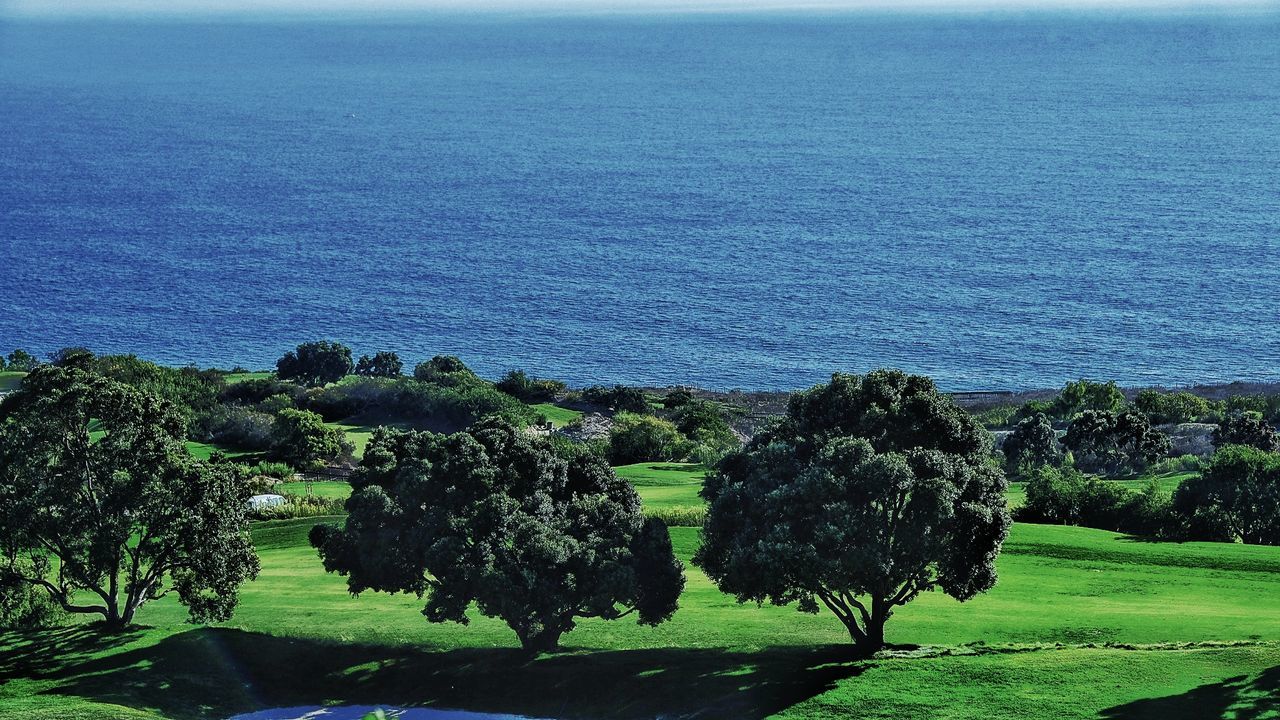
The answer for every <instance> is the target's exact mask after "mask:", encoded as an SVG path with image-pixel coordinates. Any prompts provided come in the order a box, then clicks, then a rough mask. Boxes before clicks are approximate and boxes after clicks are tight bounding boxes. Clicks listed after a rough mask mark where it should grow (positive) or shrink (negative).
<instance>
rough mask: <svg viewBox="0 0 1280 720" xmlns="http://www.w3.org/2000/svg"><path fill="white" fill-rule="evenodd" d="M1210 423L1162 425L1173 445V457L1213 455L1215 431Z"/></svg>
mask: <svg viewBox="0 0 1280 720" xmlns="http://www.w3.org/2000/svg"><path fill="white" fill-rule="evenodd" d="M1216 427H1217V425H1212V424H1210V423H1179V424H1178V425H1162V426H1160V429H1161V430H1163V431H1164V432H1165V434H1167V435H1168V436H1169V441H1170V442H1172V443H1173V453H1172V454H1173V455H1201V456H1204V455H1212V454H1213V429H1214V428H1216Z"/></svg>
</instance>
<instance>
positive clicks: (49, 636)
mask: <svg viewBox="0 0 1280 720" xmlns="http://www.w3.org/2000/svg"><path fill="white" fill-rule="evenodd" d="M141 634H142V630H141V629H130V630H126V631H124V632H120V633H116V634H103V633H102V632H101V630H100V629H99V628H98V625H97V624H96V623H95V624H84V625H74V626H70V627H59V628H48V629H41V630H32V631H27V632H19V631H5V632H0V647H2V648H4V652H0V685H2V684H4V681H5V680H9V679H13V678H24V677H25V678H29V677H37V676H41V675H47V674H51V673H56V672H58V671H60V670H61V669H63V668H66V667H67V666H69V665H74V664H77V663H80V662H85V661H87V660H88V659H90V658H93V657H95V656H97V655H100V654H101V653H104V652H107V651H109V650H111V649H112V648H116V647H121V646H123V645H126V644H128V643H131V642H133V641H134V640H136V639H137V638H138V637H139V636H140V635H141Z"/></svg>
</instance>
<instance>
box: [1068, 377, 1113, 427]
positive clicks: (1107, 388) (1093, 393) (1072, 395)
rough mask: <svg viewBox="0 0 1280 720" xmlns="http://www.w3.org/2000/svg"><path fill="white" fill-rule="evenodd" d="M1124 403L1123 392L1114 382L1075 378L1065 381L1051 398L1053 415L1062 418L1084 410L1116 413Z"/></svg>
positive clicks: (1072, 416)
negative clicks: (1073, 380) (1071, 380)
mask: <svg viewBox="0 0 1280 720" xmlns="http://www.w3.org/2000/svg"><path fill="white" fill-rule="evenodd" d="M1124 404H1125V401H1124V393H1122V392H1120V388H1118V387H1116V384H1115V383H1114V382H1106V383H1100V382H1094V381H1092V380H1077V381H1075V382H1069V383H1067V384H1066V385H1064V386H1063V388H1062V390H1061V391H1059V392H1058V396H1057V397H1056V398H1054V400H1053V415H1054V416H1055V417H1057V418H1060V419H1062V420H1070V419H1071V418H1074V417H1075V416H1076V415H1078V414H1080V413H1082V412H1085V411H1086V410H1093V411H1095V412H1105V413H1118V412H1120V410H1121V409H1122V408H1123V407H1124Z"/></svg>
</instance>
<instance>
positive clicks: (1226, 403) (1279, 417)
mask: <svg viewBox="0 0 1280 720" xmlns="http://www.w3.org/2000/svg"><path fill="white" fill-rule="evenodd" d="M1222 412H1223V414H1224V415H1226V416H1230V415H1239V414H1242V413H1250V412H1251V413H1256V414H1257V415H1258V417H1260V418H1262V419H1263V420H1265V421H1267V422H1268V423H1270V424H1271V425H1280V394H1278V395H1233V396H1231V397H1229V398H1227V399H1226V400H1223V401H1222Z"/></svg>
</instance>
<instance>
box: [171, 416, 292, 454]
mask: <svg viewBox="0 0 1280 720" xmlns="http://www.w3.org/2000/svg"><path fill="white" fill-rule="evenodd" d="M274 425H275V418H274V417H273V416H271V415H268V414H267V413H264V412H260V411H258V410H255V409H253V408H247V407H243V406H240V405H217V406H215V407H214V408H213V409H211V410H209V411H207V412H205V413H203V414H201V415H200V416H198V417H197V418H196V419H195V421H194V423H193V427H192V432H191V434H192V436H193V437H194V439H196V440H199V441H201V442H211V443H215V444H218V445H226V446H228V447H233V448H237V449H240V450H267V449H269V448H270V447H271V445H272V443H273V442H274V438H273V436H272V428H273V426H274Z"/></svg>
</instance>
